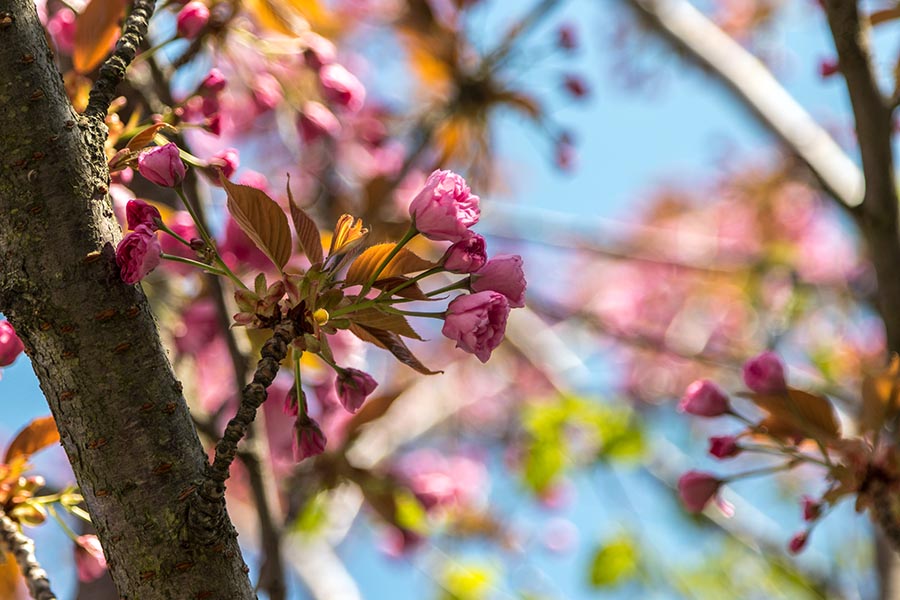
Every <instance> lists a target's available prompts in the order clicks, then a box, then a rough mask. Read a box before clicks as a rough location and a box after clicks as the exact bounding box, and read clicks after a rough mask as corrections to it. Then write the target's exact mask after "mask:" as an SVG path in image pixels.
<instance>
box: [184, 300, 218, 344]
mask: <svg viewBox="0 0 900 600" xmlns="http://www.w3.org/2000/svg"><path fill="white" fill-rule="evenodd" d="M218 333H219V319H218V312H217V311H216V305H215V303H214V302H213V301H212V300H210V299H209V298H201V299H199V300H197V301H196V302H194V303H192V304H191V305H190V306H188V307H187V309H185V311H184V312H183V313H181V323H179V325H178V326H177V327H176V328H175V330H174V331H173V334H174V337H175V348H176V349H177V350H178V352H179V353H181V354H190V355H195V354H198V353H199V352H200V351H201V350H202V349H203V348H205V347H207V346H208V345H209V344H210V343H212V341H213V339H214V338H215V337H216V336H217V335H218Z"/></svg>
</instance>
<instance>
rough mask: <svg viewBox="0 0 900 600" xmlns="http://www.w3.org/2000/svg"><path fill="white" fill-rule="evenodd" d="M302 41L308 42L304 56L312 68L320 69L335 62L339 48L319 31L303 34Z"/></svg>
mask: <svg viewBox="0 0 900 600" xmlns="http://www.w3.org/2000/svg"><path fill="white" fill-rule="evenodd" d="M302 41H303V43H305V44H306V50H305V51H304V52H303V58H304V59H305V60H306V64H307V66H308V67H309V68H310V69H314V70H317V71H318V70H319V69H321V68H322V67H324V66H325V65H329V64H331V63H333V62H334V60H335V58H336V57H337V49H336V48H335V47H334V44H333V43H331V41H329V40H327V39H325V38H323V37H322V36H321V35H319V34H318V33H313V32H312V31H307V32H306V33H305V34H303V36H302Z"/></svg>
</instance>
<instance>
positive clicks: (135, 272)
mask: <svg viewBox="0 0 900 600" xmlns="http://www.w3.org/2000/svg"><path fill="white" fill-rule="evenodd" d="M161 254H162V247H161V246H160V245H159V240H158V239H157V238H156V234H155V233H154V232H153V231H152V230H151V229H150V228H149V227H147V226H146V225H138V226H137V227H136V228H135V230H134V231H132V232H131V233H129V234H128V235H126V236H125V237H124V238H122V241H121V242H119V246H118V247H117V248H116V264H117V265H119V269H121V274H122V281H124V282H125V283H129V284H130V283H137V282H138V281H140V280H141V279H143V278H144V277H146V276H147V273H149V272H150V271H152V270H153V269H155V268H156V267H157V266H158V265H159V263H160V260H161V257H160V255H161Z"/></svg>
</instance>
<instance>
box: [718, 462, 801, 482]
mask: <svg viewBox="0 0 900 600" xmlns="http://www.w3.org/2000/svg"><path fill="white" fill-rule="evenodd" d="M798 462H799V461H798V460H796V459H792V460H790V461H789V462H786V463H784V464H782V465H778V466H775V467H764V468H762V469H755V470H753V471H745V472H744V473H737V474H735V475H731V476H730V477H725V478H723V479H722V481H725V482H731V481H736V480H738V479H747V478H748V477H757V476H759V475H771V474H772V473H779V472H781V471H789V470H791V469H793V468H794V467H796V466H797V463H798Z"/></svg>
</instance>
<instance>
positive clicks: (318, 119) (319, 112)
mask: <svg viewBox="0 0 900 600" xmlns="http://www.w3.org/2000/svg"><path fill="white" fill-rule="evenodd" d="M297 129H298V130H299V132H300V137H301V138H302V139H303V141H304V142H306V143H307V144H309V143H311V142H314V141H316V140H317V139H319V138H321V137H326V136H327V137H336V136H337V135H338V134H340V132H341V124H340V122H339V121H338V120H337V117H335V116H334V113H332V112H331V111H330V110H328V109H327V108H326V107H325V105H324V104H322V103H321V102H313V101H312V100H310V101H307V102H305V103H304V104H303V108H302V109H301V111H300V114H299V116H298V117H297Z"/></svg>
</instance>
